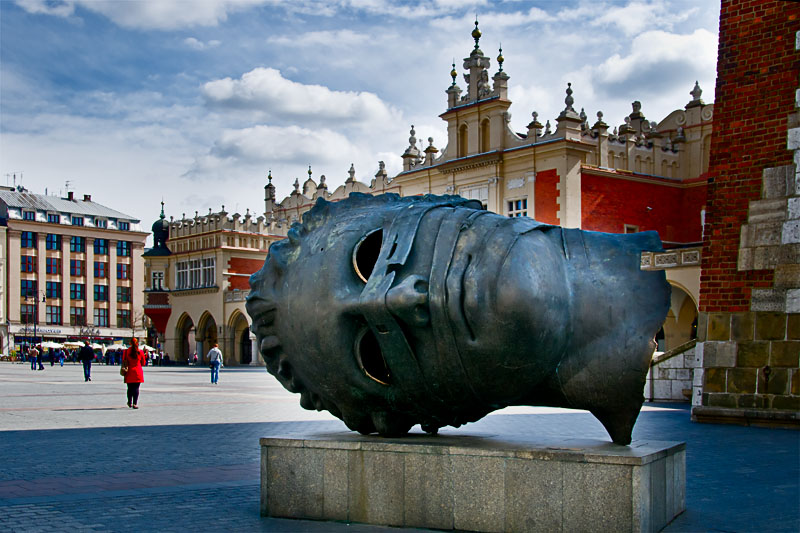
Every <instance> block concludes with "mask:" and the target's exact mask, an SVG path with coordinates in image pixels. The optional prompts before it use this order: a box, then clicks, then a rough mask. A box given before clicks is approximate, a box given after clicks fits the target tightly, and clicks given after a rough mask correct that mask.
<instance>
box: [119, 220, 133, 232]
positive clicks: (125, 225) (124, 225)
mask: <svg viewBox="0 0 800 533" xmlns="http://www.w3.org/2000/svg"><path fill="white" fill-rule="evenodd" d="M119 229H121V230H123V231H128V230H130V229H131V223H130V222H120V223H119Z"/></svg>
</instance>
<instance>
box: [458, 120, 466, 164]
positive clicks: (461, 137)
mask: <svg viewBox="0 0 800 533" xmlns="http://www.w3.org/2000/svg"><path fill="white" fill-rule="evenodd" d="M466 155H467V125H466V124H462V125H461V127H460V128H458V157H464V156H466Z"/></svg>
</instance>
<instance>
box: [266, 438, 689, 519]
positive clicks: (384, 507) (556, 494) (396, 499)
mask: <svg viewBox="0 0 800 533" xmlns="http://www.w3.org/2000/svg"><path fill="white" fill-rule="evenodd" d="M685 446H686V445H685V444H684V443H676V442H643V441H634V442H633V443H632V444H631V446H619V445H616V444H613V443H611V442H603V441H598V440H590V439H586V440H575V439H571V440H569V439H567V440H556V439H554V438H553V437H543V438H541V439H540V440H537V441H533V440H530V439H527V440H514V439H503V438H501V437H496V436H481V435H464V434H458V435H447V434H444V435H438V436H428V435H422V434H411V435H409V436H407V437H405V438H402V439H386V438H380V437H365V436H361V435H358V434H355V433H351V432H341V433H327V434H323V433H320V434H310V435H307V436H304V437H303V438H262V439H261V514H262V515H264V516H276V517H288V518H303V519H317V520H338V521H352V522H361V523H368V524H381V525H388V526H404V527H424V528H435V529H460V530H470V531H571V532H577V531H659V530H661V529H662V528H663V527H664V526H666V525H667V524H668V523H669V522H670V521H671V520H672V519H673V518H675V517H676V516H677V515H678V514H680V513H681V512H683V510H684V509H685V494H686V457H685V456H686V453H685Z"/></svg>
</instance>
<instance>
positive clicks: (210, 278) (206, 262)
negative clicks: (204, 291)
mask: <svg viewBox="0 0 800 533" xmlns="http://www.w3.org/2000/svg"><path fill="white" fill-rule="evenodd" d="M215 262H216V260H215V258H213V257H210V258H206V259H203V287H213V286H214V283H215V282H216V280H215V279H214V277H215V268H214V265H215Z"/></svg>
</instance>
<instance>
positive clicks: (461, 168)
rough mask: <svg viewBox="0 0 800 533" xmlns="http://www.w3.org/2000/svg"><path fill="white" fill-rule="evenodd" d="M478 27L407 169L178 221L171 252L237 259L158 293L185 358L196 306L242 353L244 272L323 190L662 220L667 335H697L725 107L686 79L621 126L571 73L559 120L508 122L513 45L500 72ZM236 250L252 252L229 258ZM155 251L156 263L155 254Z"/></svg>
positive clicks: (605, 220)
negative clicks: (716, 123)
mask: <svg viewBox="0 0 800 533" xmlns="http://www.w3.org/2000/svg"><path fill="white" fill-rule="evenodd" d="M480 36H481V34H480V30H479V29H478V25H477V23H476V27H475V29H474V30H473V32H472V37H473V39H474V47H473V48H472V50H471V51H470V53H469V55H468V57H466V58H465V59H464V62H463V68H464V71H465V72H464V73H463V74H464V75H463V79H464V81H465V87H464V88H463V89H462V88H461V87H460V86H459V85H458V83H457V78H458V72H457V70H456V67H455V64H454V65H453V69H452V71H451V73H450V75H451V77H452V83H451V84H450V86H449V87H447V88H446V91H445V93H446V102H445V103H446V110H445V111H444V112H443V113H442V114H441V115H440V117H441V118H442V120H444V121H445V122H446V123H447V132H448V138H447V143H446V146H445V147H444V148H443V149H442V150H439V149H438V148H437V147H436V146H434V140H433V139H430V138H429V139H428V140H427V145H423V144H421V143H419V141H418V139H417V138H416V132H415V131H414V127H413V126H412V127H411V134H410V137H409V144H408V146H407V147H406V148H405V150H404V151H403V153H402V160H403V170H402V171H401V172H400V173H399V174H397V175H396V176H393V177H390V176H389V175H388V174H387V172H386V170H385V168H384V165H383V163H382V162H379V165H378V171H377V173H376V174H375V175H374V178H372V179H370V180H369V184H367V183H364V182H362V181H360V180H358V179H356V172H355V169H354V168H353V167H352V165H351V167H350V169H349V171H348V177H347V179H346V180H345V182H344V184H343V185H341V186H339V187H338V188H336V190H334V191H329V190H328V187H327V184H326V178H325V176H324V175H323V176H320V177H319V178H318V180H315V179H313V177H312V172H311V169H310V168H309V170H308V178H307V179H306V180H305V181H304V182H303V183H302V184H301V183H300V180H299V179H296V180H295V183H294V190H293V191H292V192H291V193H290V194H289V195H288V196H287V197H285V198H284V199H283V200H281V201H278V197H277V195H276V190H275V187H274V186H273V185H272V177H271V175H270V176H268V183H267V184H266V186H265V188H264V189H265V193H264V199H265V206H264V213H263V215H262V216H259V217H258V218H257V219H256V220H253V218H252V216H250V217H249V218H247V217H245V218H246V220H247V222H246V223H244V222H245V221H243V220H241V216H234V217H233V218H229V217H228V215H227V214H226V213H224V210H223V212H220V213H209V214H208V215H204V216H195V217H194V219H182V220H172V221H170V222H169V223H168V224H167V226H168V228H169V239H168V242H167V244H166V245H165V246H166V248H168V250H169V251H170V252H171V253H172V254H176V253H180V254H182V255H181V257H186V258H187V260H190V261H191V260H192V259H190V257H198V258H200V259H201V260H202V258H201V257H200V256H201V255H202V254H203V253H207V254H212V255H213V254H221V255H217V257H218V258H220V259H218V260H222V261H225V263H224V264H225V265H226V267H225V268H226V269H227V270H226V272H228V275H222V277H220V278H219V279H218V280H217V281H218V282H219V283H220V285H218V286H217V288H216V289H214V291H211V292H209V291H206V292H199V293H192V296H195V297H196V298H194V299H193V300H191V304H192V305H191V306H189V305H188V304H189V303H190V299H189V298H188V297H184V296H178V293H173V292H172V291H170V292H169V294H167V293H166V292H165V293H163V294H162V295H161V296H159V298H161V300H159V301H162V300H163V301H164V302H166V301H167V300H168V301H169V303H168V304H167V303H160V304H155V303H154V304H153V305H164V306H167V307H162V308H161V309H162V311H161V312H162V313H165V312H166V311H164V310H166V309H167V308H169V312H170V317H171V318H170V319H169V321H168V323H167V324H166V325H165V330H164V335H165V339H166V343H167V344H166V345H167V347H168V350H172V351H173V352H174V351H176V350H177V351H178V352H180V354H181V357H183V356H184V355H186V348H184V346H189V347H190V352H191V351H192V350H191V345H192V342H190V339H189V337H188V335H187V331H189V330H187V326H186V324H188V322H186V323H185V324H184V323H182V322H181V321H180V320H179V319H178V318H177V317H176V316H175V315H178V316H188V315H191V316H192V319H191V323H192V324H197V325H198V327H199V326H200V322H199V321H203V319H201V318H200V317H201V316H210V315H213V323H214V324H216V325H217V326H216V327H217V335H219V334H220V332H224V338H225V342H226V343H227V346H228V352H229V353H231V354H233V355H230V356H228V355H226V361H228V358H230V359H231V361H239V360H240V358H239V357H238V356H237V355H235V354H236V353H237V352H236V350H240V351H242V352H243V350H242V349H239V348H236V346H239V345H243V344H242V343H243V342H244V340H243V338H239V337H237V336H236V335H237V334H236V333H235V331H238V330H237V329H236V328H233V326H232V322H231V320H232V317H233V314H234V313H233V309H234V308H235V309H236V310H237V311H236V313H242V312H243V307H242V305H241V303H237V302H236V301H235V300H234V299H233V298H234V297H236V298H238V297H242V296H244V295H245V294H246V292H247V286H246V283H245V281H244V278H243V277H242V276H243V275H244V274H249V273H252V272H254V271H255V270H257V269H258V268H260V266H261V264H262V263H263V259H264V256H265V255H266V249H267V247H268V245H269V243H270V242H271V241H273V240H276V239H279V238H283V237H284V236H286V232H287V231H288V229H289V227H290V226H291V224H292V223H293V222H294V221H297V220H300V218H301V217H302V214H303V213H304V212H306V211H308V210H309V209H310V208H311V207H312V206H313V204H314V202H316V200H317V199H318V198H324V199H326V200H329V201H337V200H340V199H342V198H346V197H347V196H348V195H349V194H350V193H352V192H362V193H367V194H381V193H385V192H392V193H397V194H400V195H402V196H408V195H418V194H426V193H432V194H459V195H461V196H464V197H467V198H473V199H477V200H480V201H481V202H482V203H483V204H484V206H486V208H487V209H489V210H492V211H494V212H497V213H501V214H504V215H507V216H529V217H532V218H536V219H537V220H540V221H542V222H545V223H550V224H558V225H562V226H567V227H580V228H583V229H587V230H596V231H606V232H615V233H624V232H636V231H647V230H656V231H658V232H659V234H660V236H661V238H662V240H663V241H664V244H665V246H666V247H668V248H669V249H670V250H669V251H668V253H663V254H659V253H654V254H649V255H647V254H646V255H645V257H644V258H643V261H644V262H645V264H644V265H643V267H644V268H659V269H667V273H668V279H669V280H670V283H671V284H672V286H673V298H672V303H673V305H672V309H671V310H670V315H669V317H668V320H667V322H666V323H665V327H664V331H663V335H661V339H660V341H661V342H660V344H661V345H662V348H669V347H672V346H677V345H679V344H681V343H684V342H686V341H687V340H689V339H691V338H692V337H693V336H694V329H695V324H696V319H697V308H698V300H699V292H700V283H699V279H700V270H699V266H700V257H701V254H700V244H701V242H702V239H703V216H704V209H705V199H706V192H707V186H708V180H707V175H706V172H707V170H708V162H709V149H710V145H711V131H712V118H713V107H714V106H713V105H712V104H706V103H705V102H704V101H703V100H702V98H701V96H702V90H701V89H700V87H699V86H698V85H697V84H695V85H694V87H693V88H692V87H687V92H688V94H689V95H690V97H691V99H690V100H689V101H688V103H686V104H685V105H684V106H683V107H682V108H680V109H677V110H675V111H673V112H672V113H670V114H669V115H668V116H666V117H664V118H663V119H662V120H661V121H660V122H651V121H649V120H647V119H646V118H645V115H644V114H643V112H642V105H641V104H640V102H638V101H637V102H633V103H632V112H631V114H630V115H629V116H627V117H624V120H623V121H622V122H621V123H620V124H619V125H618V126H615V127H611V126H610V125H608V124H607V123H606V122H605V121H604V117H603V114H602V112H598V113H597V114H596V119H593V120H589V118H588V116H587V114H586V113H585V112H584V110H583V109H580V111H577V110H576V109H577V106H576V104H575V97H574V96H573V94H574V90H573V88H572V86H571V85H568V86H567V87H566V88H565V98H564V104H565V106H564V109H563V111H561V113H560V114H559V116H558V117H556V118H555V119H554V124H553V123H551V122H550V120H546V121H545V123H544V124H542V123H541V122H540V120H539V116H538V114H537V113H536V111H533V112H532V115H531V116H532V120H531V122H530V123H529V124H528V126H527V130H526V131H524V132H515V131H513V130H512V129H511V127H510V115H509V108H510V106H511V101H510V100H509V99H508V84H509V79H510V76H509V75H508V73H506V72H505V71H504V58H503V56H502V53H501V54H500V55H499V56H498V57H497V60H496V65H497V70H496V71H495V72H494V74H492V75H491V77H490V70H491V63H492V61H491V59H490V58H489V57H486V56H485V55H484V53H483V52H482V51H481V49H480V46H479V42H480ZM689 89H691V90H689ZM243 223H244V224H243ZM212 228H214V229H212ZM225 232H233V233H237V232H244V234H243V235H242V238H244V240H245V242H250V243H252V244H253V246H252V247H250V246H249V245H247V246H244V247H242V246H236V247H233V248H230V247H229V245H227V244H226V242H227V241H226V239H225V235H226V233H225ZM203 239H207V241H206V242H208V243H210V244H209V245H210V246H211V248H207V247H205V245H202V244H197V245H196V247H195V248H187V246H190V245H189V244H188V242H195V241H198V240H203ZM208 239H210V240H208ZM237 242H240V243H241V242H242V241H241V239H239V240H238V241H237ZM226 247H228V248H226ZM179 248H180V250H182V251H180V252H178V250H179ZM226 254H227V255H226ZM234 257H236V258H239V257H240V258H241V260H238V259H237V261H235V262H231V259H232V258H234ZM146 259H147V260H148V261H149V262H151V263H153V264H155V263H156V259H153V260H152V261H150V260H149V258H147V257H146ZM158 262H159V264H162V265H166V266H164V267H163V269H164V271H165V276H166V277H168V278H169V279H170V285H169V286H170V287H171V288H173V289H174V288H175V287H176V286H177V283H178V281H177V279H178V278H177V271H176V270H175V268H176V267H175V260H174V259H164V258H163V257H162V258H161V259H158ZM218 264H219V263H218ZM147 268H148V269H151V267H149V266H148V267H147ZM159 268H162V267H159ZM167 272H168V273H169V274H168V275H167V274H166V273H167ZM166 277H165V279H166ZM240 278H241V279H240ZM235 283H242V284H241V285H236V284H235ZM237 289H238V291H239V292H236V291H237ZM193 290H194V289H193ZM152 296H153V295H149V297H152ZM229 304H230V305H229ZM201 310H202V311H201ZM153 311H155V308H153ZM198 313H199V315H200V316H194V315H198ZM203 313H208V315H203ZM151 316H152V315H151ZM236 316H237V317H238V316H240V315H239V314H236ZM241 316H243V317H244V320H245V321H246V320H247V318H246V315H241ZM206 320H208V319H206ZM236 320H238V318H237V319H236ZM203 323H205V322H203ZM209 323H211V322H209ZM181 324H184V325H181ZM222 326H224V328H227V329H223V328H222ZM189 329H191V328H189ZM197 331H201V333H200V337H199V338H201V339H207V338H208V335H207V334H206V333H204V332H205V331H206V329H204V328H203V327H200V329H199V330H198V329H195V335H197V333H196V332H197ZM196 338H197V337H196ZM170 339H172V340H170ZM194 342H195V344H197V342H198V341H197V340H194ZM203 342H204V341H203ZM200 347H202V349H203V350H204V351H207V349H208V348H207V347H206V345H205V344H204V345H202V346H200V345H199V344H197V349H196V351H198V352H199V351H200ZM252 353H253V354H256V353H257V350H254V349H253V352H252ZM248 357H249V356H248ZM241 360H250V361H253V360H255V358H251V359H248V358H247V357H245V358H244V359H241Z"/></svg>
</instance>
